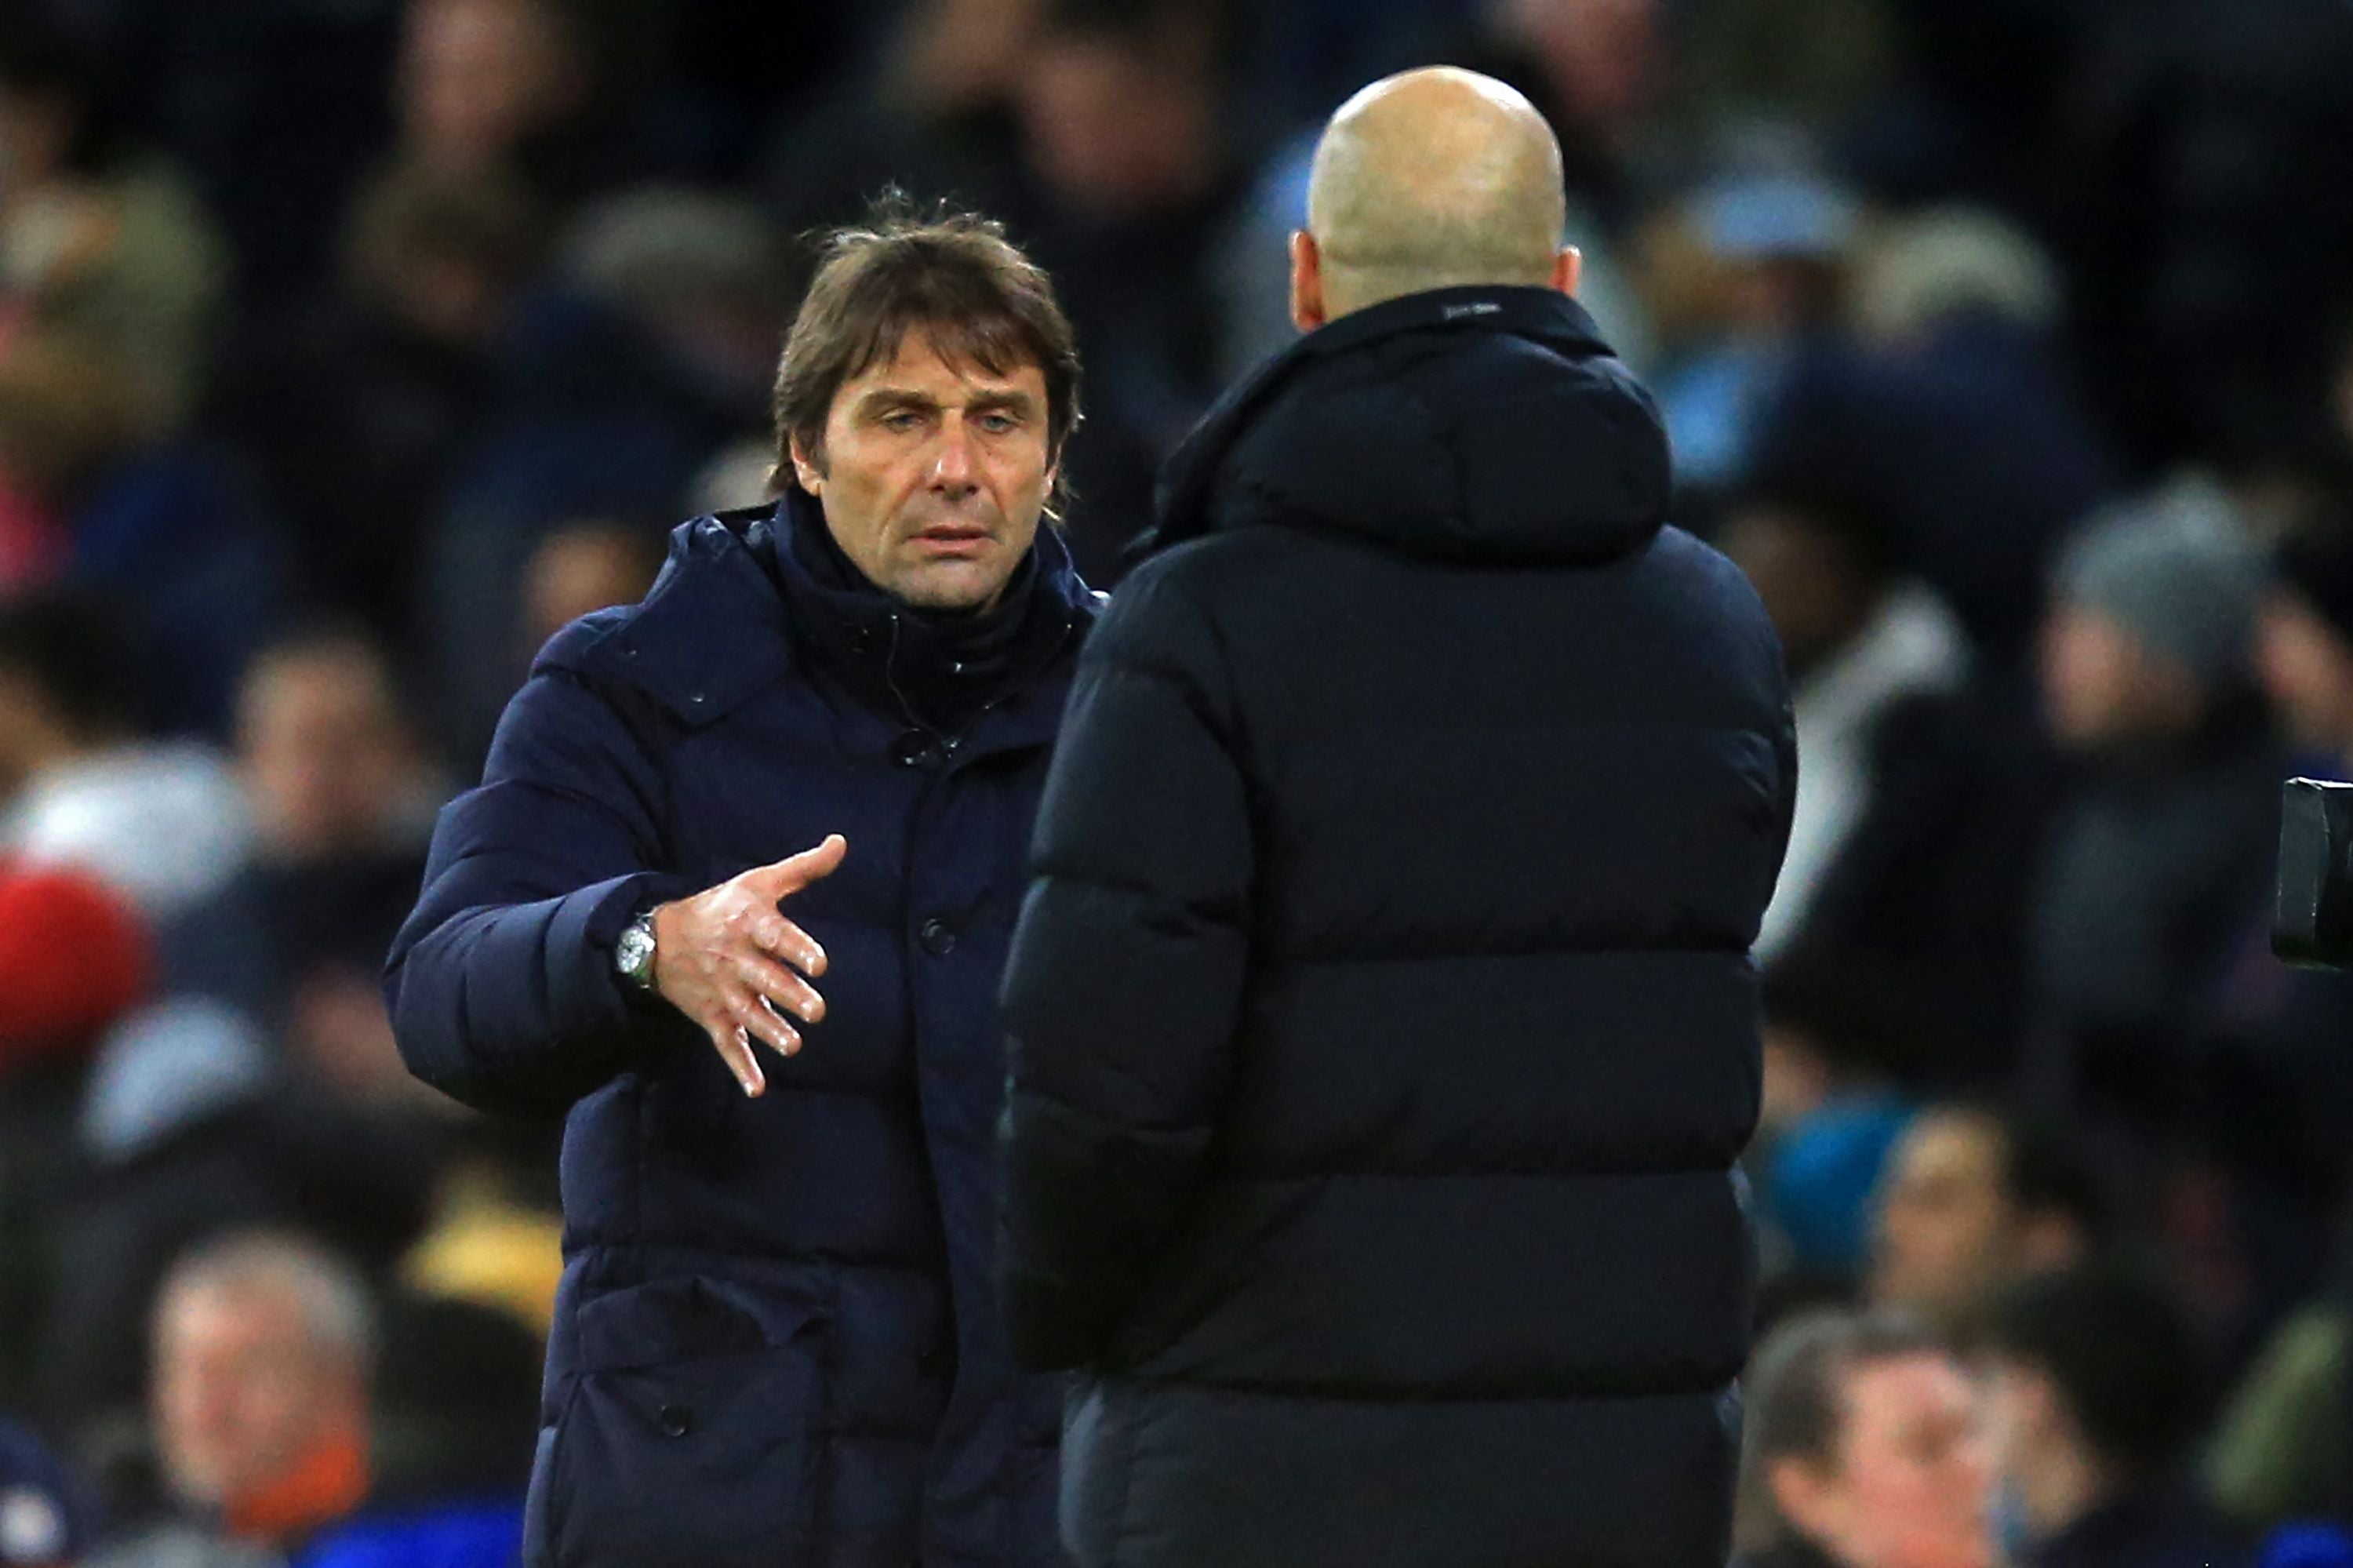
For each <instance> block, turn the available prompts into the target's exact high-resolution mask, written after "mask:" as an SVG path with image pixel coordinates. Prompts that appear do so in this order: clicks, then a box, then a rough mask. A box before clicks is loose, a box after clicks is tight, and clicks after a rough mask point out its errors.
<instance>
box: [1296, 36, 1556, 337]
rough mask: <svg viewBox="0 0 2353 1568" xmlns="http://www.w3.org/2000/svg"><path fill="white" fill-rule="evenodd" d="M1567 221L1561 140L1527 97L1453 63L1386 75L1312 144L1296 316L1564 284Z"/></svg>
mask: <svg viewBox="0 0 2353 1568" xmlns="http://www.w3.org/2000/svg"><path fill="white" fill-rule="evenodd" d="M1566 219H1567V197H1566V196H1564V194H1563V192H1562V187H1561V169H1560V143H1559V142H1558V141H1556V139H1555V138H1554V136H1553V133H1552V127H1551V126H1549V125H1547V124H1546V123H1545V119H1544V116H1543V115H1541V114H1539V113H1537V112H1536V110H1535V105H1534V104H1531V103H1530V102H1529V101H1527V100H1526V99H1525V98H1524V97H1522V96H1521V95H1520V94H1519V93H1517V92H1515V91H1514V90H1512V89H1511V88H1508V87H1506V86H1504V84H1503V83H1502V82H1500V81H1497V80H1495V79H1493V78H1492V77H1485V76H1481V75H1479V74H1477V73H1476V72H1474V71H1467V70H1458V69H1454V68H1453V67H1451V66H1432V67H1430V68H1428V69H1421V70H1410V71H1407V72H1404V73H1403V74H1401V75H1398V76H1392V77H1388V78H1385V79H1382V80H1380V81H1377V82H1375V83H1373V85H1372V86H1370V87H1368V88H1366V89H1365V90H1363V91H1362V92H1359V93H1358V94H1356V97H1354V98H1352V99H1350V100H1349V101H1347V102H1346V103H1344V104H1342V105H1341V106H1340V111H1339V112H1338V113H1336V114H1335V115H1334V116H1333V117H1332V123H1331V124H1330V125H1329V126H1328V127H1327V128H1326V129H1325V130H1324V140H1323V141H1322V143H1319V144H1318V145H1317V147H1316V149H1315V165H1314V172H1313V174H1312V175H1311V176H1310V179H1309V183H1308V188H1307V230H1306V235H1305V237H1304V242H1303V243H1302V242H1300V241H1294V250H1295V252H1304V255H1303V256H1300V255H1295V256H1294V262H1295V269H1294V270H1295V272H1305V273H1309V274H1312V276H1311V277H1309V278H1306V279H1302V278H1299V277H1297V276H1294V280H1293V281H1294V291H1293V313H1294V314H1295V315H1298V316H1299V317H1300V318H1301V323H1300V324H1301V325H1303V326H1314V325H1319V324H1321V322H1322V321H1324V320H1328V319H1329V318H1331V317H1334V316H1342V315H1345V314H1347V313H1349V312H1350V311H1357V310H1362V309H1364V308H1365V307H1366V306H1367V305H1376V304H1378V303H1380V302H1382V301H1384V300H1392V299H1396V298H1398V297H1399V296H1401V295H1405V294H1418V293H1420V292H1422V291H1425V290H1429V289H1444V288H1452V287H1456V286H1459V285H1462V284H1472V283H1520V284H1535V285H1539V286H1542V285H1545V284H1553V285H1556V286H1559V287H1564V288H1567V287H1573V286H1574V283H1575V263H1574V261H1573V260H1569V261H1564V260H1562V252H1561V249H1560V231H1561V226H1562V224H1563V223H1564V222H1565V221H1566ZM1303 282H1304V283H1306V284H1307V285H1309V286H1308V287H1307V288H1306V290H1305V291H1304V292H1305V293H1307V294H1308V295H1310V296H1312V297H1309V298H1302V297H1301V294H1302V290H1301V289H1300V288H1299V287H1298V285H1299V284H1301V283H1303Z"/></svg>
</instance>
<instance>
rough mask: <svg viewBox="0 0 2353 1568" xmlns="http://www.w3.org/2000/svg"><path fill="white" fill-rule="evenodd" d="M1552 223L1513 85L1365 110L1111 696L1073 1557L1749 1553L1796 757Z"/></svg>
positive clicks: (1046, 1298) (1062, 770)
mask: <svg viewBox="0 0 2353 1568" xmlns="http://www.w3.org/2000/svg"><path fill="white" fill-rule="evenodd" d="M1561 212H1562V195H1561V177H1560V159H1559V153H1558V150H1557V147H1556V144H1555V143H1554V140H1553V137H1552V134H1551V132H1550V131H1549V130H1548V129H1547V127H1546V125H1545V123H1544V122H1543V120H1542V119H1541V118H1539V117H1538V116H1537V114H1536V113H1535V111H1534V110H1533V109H1532V108H1530V107H1529V105H1528V104H1527V102H1526V101H1525V100H1523V99H1522V98H1520V97H1519V96H1518V95H1517V94H1515V93H1514V92H1512V91H1511V90H1509V89H1507V88H1505V87H1504V86H1503V85H1501V84H1500V83H1497V82H1494V81H1491V80H1488V79H1484V78H1481V77H1477V76H1472V75H1469V74H1467V73H1464V72H1461V71H1455V70H1426V71H1415V72H1411V73H1409V74H1408V75H1405V76H1401V77H1397V78H1393V79H1389V80H1387V81H1383V82H1379V83H1377V84H1376V85H1374V86H1373V87H1371V88H1368V89H1366V90H1365V91H1364V92H1362V93H1360V94H1359V95H1358V96H1357V97H1356V98H1355V99H1353V100H1351V101H1349V102H1348V103H1347V105H1345V107H1344V108H1342V109H1341V111H1339V113H1338V114H1337V115H1335V117H1334V119H1333V122H1332V125H1331V129H1330V130H1329V132H1327V133H1326V134H1325V136H1324V142H1323V144H1322V147H1321V149H1320V150H1319V152H1318V154H1317V157H1316V160H1315V167H1314V184H1313V186H1312V190H1311V194H1310V198H1309V207H1308V226H1307V228H1306V231H1305V232H1303V233H1302V234H1300V235H1298V236H1296V237H1295V238H1293V242H1292V251H1293V300H1292V304H1293V314H1294V315H1295V317H1296V318H1297V320H1298V323H1299V324H1300V326H1301V327H1302V328H1303V329H1306V333H1307V335H1306V336H1305V337H1304V338H1303V339H1302V340H1301V341H1300V342H1299V343H1298V344H1296V345H1295V346H1293V348H1291V349H1290V350H1289V351H1287V352H1286V353H1284V354H1282V355H1278V356H1277V357H1276V358H1275V359H1274V360H1272V361H1271V363H1269V364H1268V365H1266V366H1263V367H1262V368H1261V369H1260V370H1259V372H1258V373H1257V374H1256V375H1254V376H1251V377H1250V380H1249V381H1248V382H1247V383H1246V384H1244V385H1243V386H1241V387H1239V388H1237V389H1236V390H1235V391H1234V392H1233V393H1232V394H1231V395H1230V396H1229V397H1227V398H1226V399H1225V400H1224V401H1223V402H1222V403H1221V404H1220V405H1219V407H1218V408H1216V409H1215V410H1214V411H1212V413H1211V414H1210V415H1209V417H1208V419H1207V420H1206V421H1205V422H1204V423H1203V425H1202V426H1201V428H1200V429H1198V430H1197V431H1195V432H1194V434H1193V435H1192V437H1191V439H1190V440H1188V442H1187V445H1186V446H1185V448H1184V450H1182V451H1180V452H1179V453H1178V454H1177V456H1176V460H1175V461H1174V462H1173V464H1172V465H1171V468H1170V470H1169V471H1168V474H1167V475H1166V481H1165V483H1164V486H1163V493H1162V496H1163V514H1162V516H1161V517H1160V519H1159V526H1158V529H1157V531H1156V539H1155V544H1156V546H1157V548H1156V553H1155V556H1154V557H1153V558H1152V559H1151V560H1149V561H1148V562H1146V563H1145V565H1144V566H1142V567H1140V568H1139V569H1138V570H1137V571H1136V572H1135V573H1134V576H1132V577H1129V578H1128V580H1127V583H1126V586H1125V587H1124V588H1122V589H1121V590H1120V593H1119V595H1118V597H1117V598H1116V599H1114V601H1113V604H1112V607H1111V609H1110V611H1109V613H1108V615H1107V616H1106V617H1105V619H1104V620H1103V622H1102V623H1101V624H1100V626H1099V627H1098V629H1097V630H1096V633H1095V636H1094V638H1093V639H1092V641H1090V642H1089V644H1088V646H1087V649H1086V651H1085V652H1084V653H1083V654H1082V658H1081V664H1080V673H1079V678H1078V682H1077V684H1076V686H1075V688H1074V691H1073V694H1072V698H1071V706H1070V709H1069V713H1068V716H1067V718H1066V720H1065V725H1064V729H1063V732H1062V743H1061V746H1060V749H1059V750H1058V752H1057V753H1056V757H1055V760H1054V764H1053V768H1052V770H1051V773H1050V778H1049V781H1048V785H1047V790H1046V797H1045V802H1044V805H1043V807H1042V810H1041V813H1040V815H1039V828H1038V837H1037V841H1036V843H1035V845H1034V848H1033V852H1032V873H1033V881H1032V884H1031V887H1030V891H1029V898H1028V901H1027V903H1026V904H1025V905H1024V906H1023V910H1022V915H1021V919H1020V922H1019V925H1018V928H1017V930H1016V932H1015V935H1014V945H1013V954H1012V959H1011V965H1010V969H1009V971H1008V976H1007V980H1006V993H1005V1001H1006V1009H1007V1014H1006V1015H1007V1018H1008V1024H1009V1027H1010V1029H1011V1032H1012V1035H1013V1038H1012V1041H1011V1046H1010V1056H1009V1061H1010V1065H1011V1086H1010V1093H1009V1098H1008V1106H1007V1110H1006V1115H1005V1119H1004V1122H1003V1124H1002V1128H1001V1135H1000V1136H1001V1140H1002V1142H1003V1145H1004V1154H1005V1159H1006V1162H1007V1183H1006V1187H1005V1202H1006V1205H1007V1209H1006V1213H1005V1243H1004V1245H1003V1247H1002V1249H1001V1251H1000V1255H999V1256H1000V1269H1001V1273H1002V1285H1003V1289H1004V1295H1005V1301H1006V1308H1007V1312H1008V1321H1009V1324H1010V1328H1011V1333H1012V1338H1013V1341H1014V1345H1015V1349H1016V1353H1017V1355H1018V1356H1019V1357H1020V1358H1021V1359H1023V1360H1025V1361H1027V1362H1028V1363H1029V1364H1030V1365H1032V1366H1036V1367H1041V1368H1048V1367H1072V1368H1077V1369H1080V1371H1081V1373H1082V1376H1081V1379H1080V1382H1079V1383H1078V1387H1077V1392H1076V1394H1075V1396H1074V1398H1073V1399H1072V1401H1071V1404H1070V1407H1069V1417H1068V1423H1067V1425H1066V1429H1065V1433H1064V1439H1063V1450H1062V1456H1063V1458H1062V1462H1063V1470H1062V1482H1061V1509H1062V1512H1061V1529H1062V1539H1063V1542H1064V1545H1065V1546H1066V1547H1067V1548H1068V1549H1069V1550H1070V1552H1071V1553H1072V1555H1073V1556H1074V1557H1075V1559H1076V1560H1077V1561H1078V1562H1079V1563H1082V1564H1084V1565H1086V1568H1096V1565H1100V1564H1121V1565H1124V1568H1160V1565H1164V1564H1165V1565H1167V1568H1177V1565H1180V1564H1181V1565H1183V1568H1217V1565H1219V1564H1236V1565H1239V1564H1251V1565H1263V1568H1276V1565H1279V1568H1314V1565H1316V1564H1325V1563H1329V1564H1348V1565H1351V1568H1361V1565H1366V1564H1376V1563H1377V1564H1381V1565H1382V1568H1410V1565H1414V1564H1432V1565H1436V1564H1444V1565H1446V1568H1482V1565H1506V1564H1531V1565H1533V1564H1547V1565H1551V1564H1576V1565H1578V1568H1636V1565H1641V1568H1721V1565H1722V1563H1724V1562H1725V1556H1726V1552H1727V1547H1728V1536H1729V1531H1730V1517H1731V1493H1732V1478H1733V1470H1734V1457H1735V1449H1736V1442H1737V1425H1738V1423H1737V1417H1736V1409H1737V1404H1736V1397H1735V1394H1734V1391H1733V1379H1734V1378H1735V1376H1736V1374H1737V1373H1738V1372H1739V1370H1740V1367H1741V1364H1742V1361H1743V1360H1744V1359H1745V1357H1746V1352H1747V1348H1748V1321H1749V1299H1748V1298H1749V1239H1748V1232H1747V1226H1746V1220H1745V1218H1744V1215H1743V1210H1742V1204H1741V1202H1740V1198H1739V1194H1738V1190H1737V1187H1736V1181H1735V1178H1734V1175H1733V1171H1732V1165H1733V1160H1734V1158H1735V1157H1736V1155H1737V1154H1738V1153H1739V1151H1740V1150H1741V1147H1742V1145H1743V1144H1745V1143H1746V1141H1747V1139H1748V1135H1749V1132H1750V1130H1751V1128H1752V1127H1753V1125H1754V1123H1755V1120H1756V1116H1757V1074H1758V1057H1759V1046H1758V1030H1757V989H1756V978H1755V973H1754V970H1753V969H1752V967H1751V965H1750V962H1749V958H1748V949H1749V945H1750V943H1751V942H1752V941H1753V940H1754V939H1755V938H1756V935H1757V922H1758V920H1759V918H1760V917H1761V916H1762V915H1763V913H1764V909H1765V905H1766V901H1767V898H1768V897H1769V896H1770V895H1771V892H1772V888H1773V882H1774V877H1775V875H1776V874H1777V872H1778V868H1779V865H1780V861H1781V853H1782V847H1783V844H1784V842H1785V840H1786V838H1787V834H1788V821H1789V806H1790V800H1791V796H1792V793H1793V788H1794V784H1795V772H1796V759H1795V742H1794V740H1793V738H1792V736H1791V731H1790V724H1789V708H1788V691H1787V689H1786V686H1785V684H1784V682H1783V679H1782V674H1781V659H1780V651H1779V648H1778V645H1777V644H1776V642H1775V640H1774V635H1773V631H1772V629H1771V627H1770V625H1769V624H1768V622H1767V620H1766V617H1765V613H1764V610H1763V609H1761V608H1760V607H1759V605H1758V604H1757V599H1756V598H1755V596H1754V595H1753V594H1751V593H1750V592H1749V590H1748V588H1747V586H1746V583H1745V582H1744V581H1743V580H1742V579H1741V577H1740V575H1739V574H1738V572H1737V571H1736V570H1735V569H1734V568H1733V567H1732V566H1731V565H1730V564H1729V563H1728V562H1726V561H1725V559H1724V558H1723V557H1722V556H1718V555H1716V554H1715V552H1714V551H1712V550H1710V549H1708V548H1707V547H1706V546H1703V545H1701V544H1699V543H1698V542H1697V541H1696V540H1694V539H1693V538H1691V537H1690V536H1689V535H1685V534H1683V533H1682V532H1680V531H1678V530H1676V529H1673V528H1671V527H1668V526H1666V525H1665V512H1666V509H1667V497H1668V463H1667V449H1666V441H1665V438H1664V436H1663V434H1662V431H1661V429H1660V425H1659V419H1658V415H1657V412H1656V410H1655V409H1654V408H1652V406H1651V399H1650V398H1649V397H1648V396H1647V395H1646V394H1645V393H1644V392H1643V391H1642V389H1641V387H1639V386H1637V385H1636V384H1635V382H1634V380H1633V378H1632V377H1631V376H1630V375H1629V374H1628V373H1627V371H1626V368H1625V366H1622V365H1621V364H1620V363H1619V362H1618V361H1617V360H1616V359H1615V358H1614V357H1612V356H1611V355H1610V353H1609V349H1608V348H1607V347H1606V346H1605V345H1604V344H1602V342H1601V340H1600V339H1599V337H1598V336H1597V335H1596V334H1595V332H1594V329H1593V324H1592V323H1591V321H1590V320H1588V318H1587V316H1586V314H1585V313H1584V312H1583V311H1582V310H1580V309H1579V308H1578V307H1577V304H1576V302H1574V300H1573V299H1572V298H1571V295H1572V293H1573V292H1574V291H1575V289H1576V286H1577V253H1576V252H1575V251H1574V250H1571V249H1567V248H1565V247H1564V246H1562V244H1561V243H1560V224H1561Z"/></svg>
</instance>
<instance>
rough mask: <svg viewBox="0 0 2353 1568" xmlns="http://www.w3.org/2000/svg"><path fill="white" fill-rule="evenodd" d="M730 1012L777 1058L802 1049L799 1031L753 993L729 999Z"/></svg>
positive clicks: (744, 993) (745, 993)
mask: <svg viewBox="0 0 2353 1568" xmlns="http://www.w3.org/2000/svg"><path fill="white" fill-rule="evenodd" d="M727 1011H728V1013H729V1015H730V1016H731V1017H733V1019H734V1020H735V1022H736V1024H737V1026H738V1027H740V1028H742V1029H743V1030H744V1031H745V1032H746V1033H749V1034H750V1035H751V1036H752V1037H753V1038H754V1039H755V1040H757V1041H759V1042H760V1043H761V1044H764V1045H765V1046H767V1047H768V1048H769V1049H770V1050H772V1051H774V1052H776V1054H778V1055H780V1056H789V1055H791V1054H793V1053H794V1052H796V1051H797V1050H799V1049H800V1048H801V1036H800V1031H799V1030H797V1029H795V1028H794V1027H793V1026H792V1025H791V1024H789V1023H787V1022H785V1018H784V1015H783V1014H782V1013H780V1012H776V1009H775V1008H773V1007H770V1006H769V1005H768V1004H767V1002H766V1001H764V1000H763V999H761V998H759V997H756V996H754V995H753V994H752V993H751V992H750V991H744V992H742V993H740V994H739V995H737V996H735V997H733V998H732V999H730V1001H728V1004H727Z"/></svg>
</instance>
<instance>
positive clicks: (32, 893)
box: [0, 860, 154, 1084]
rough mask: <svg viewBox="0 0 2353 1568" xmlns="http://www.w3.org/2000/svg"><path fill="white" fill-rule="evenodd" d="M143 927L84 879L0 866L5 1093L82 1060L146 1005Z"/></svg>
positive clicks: (148, 975)
mask: <svg viewBox="0 0 2353 1568" xmlns="http://www.w3.org/2000/svg"><path fill="white" fill-rule="evenodd" d="M151 947H152V944H151V941H150V938H149V936H148V931H147V927H146V923H145V922H144V921H142V920H141V919H140V918H139V915H138V912H137V911H136V910H135V909H133V908H132V907H131V906H130V905H129V904H128V903H127V902H126V901H125V900H124V898H123V896H122V895H121V894H120V893H117V892H116V891H114V890H113V889H112V888H110V887H109V886H107V885H105V884H104V883H101V882H100V881H98V880H97V879H96V878H94V877H92V876H90V875H89V874H87V873H84V872H80V871H76V870H72V869H56V868H40V867H27V866H24V865H20V864H17V863H14V862H11V861H7V860H0V1084H5V1083H6V1082H7V1081H8V1080H9V1079H11V1078H13V1077H14V1076H15V1075H16V1074H17V1073H19V1072H23V1071H26V1070H28V1069H34V1068H38V1067H40V1066H43V1065H47V1064H48V1063H50V1062H53V1061H58V1060H67V1059H74V1058H78V1057H79V1055H80V1054H82V1053H84V1052H86V1051H87V1050H88V1049H89V1048H90V1045H91V1044H93V1043H94V1042H95V1041H96V1039H97V1038H98V1036H99V1034H100V1032H101V1031H103V1030H104V1029H105V1028H106V1026H107V1025H108V1024H110V1023H111V1022H114V1020H115V1019H117V1018H119V1017H121V1015H122V1014H123V1013H125V1012H129V1011H130V1010H131V1008H132V1005H133V1004H134V1003H136V1002H138V1001H140V1000H141V999H142V998H143V997H144V996H145V995H146V993H147V990H148V987H149V985H150V984H151V982H152V979H153V968H154V966H153V954H152V951H151Z"/></svg>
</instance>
